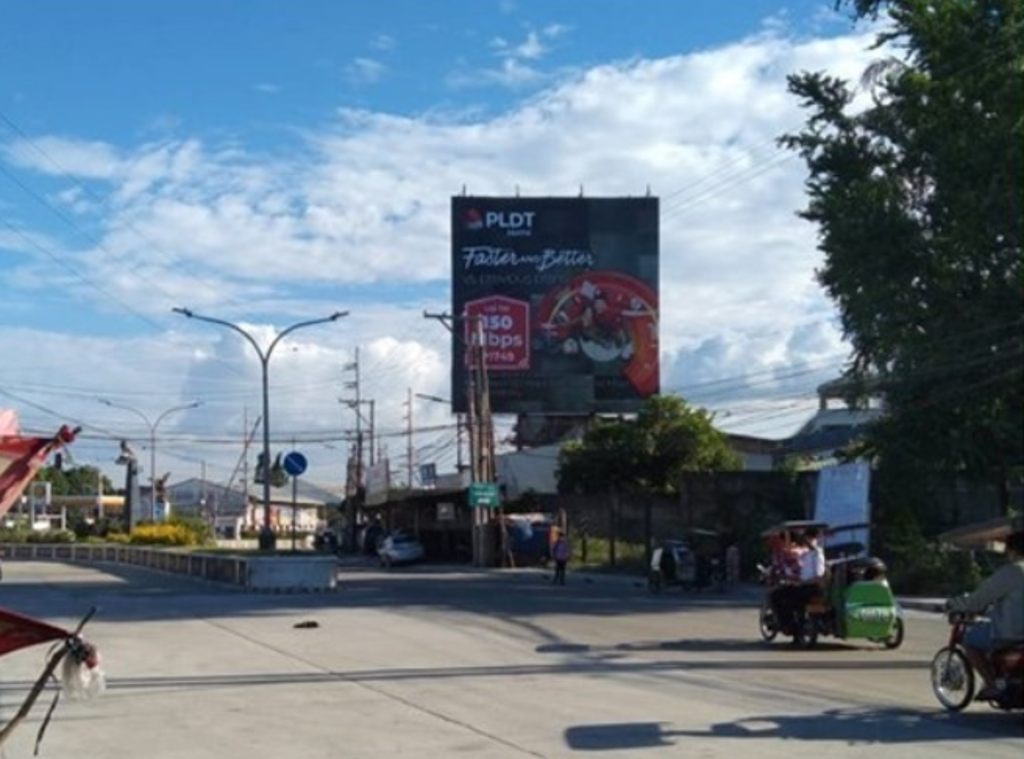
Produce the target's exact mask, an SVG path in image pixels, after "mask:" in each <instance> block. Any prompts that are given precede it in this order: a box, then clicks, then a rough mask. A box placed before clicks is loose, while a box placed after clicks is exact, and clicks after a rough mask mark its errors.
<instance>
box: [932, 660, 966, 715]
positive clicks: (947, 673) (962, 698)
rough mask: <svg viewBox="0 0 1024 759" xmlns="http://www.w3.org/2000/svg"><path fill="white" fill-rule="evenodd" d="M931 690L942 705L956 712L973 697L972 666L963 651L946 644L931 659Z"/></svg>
mask: <svg viewBox="0 0 1024 759" xmlns="http://www.w3.org/2000/svg"><path fill="white" fill-rule="evenodd" d="M931 676H932V691H933V692H934V693H935V698H937V699H938V700H939V703H940V704H942V706H943V707H944V708H945V709H947V710H948V711H951V712H958V711H960V710H961V709H963V708H964V707H966V706H967V705H968V704H969V703H971V699H973V698H974V668H973V667H971V663H970V662H969V661H967V657H966V656H965V655H964V653H963V651H958V650H957V649H955V648H950V647H949V646H946V647H945V648H942V649H940V650H939V652H938V653H937V654H935V657H934V658H933V659H932V666H931Z"/></svg>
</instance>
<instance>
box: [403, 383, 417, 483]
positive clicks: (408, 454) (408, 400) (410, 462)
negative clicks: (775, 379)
mask: <svg viewBox="0 0 1024 759" xmlns="http://www.w3.org/2000/svg"><path fill="white" fill-rule="evenodd" d="M403 405H404V406H405V407H406V417H405V422H406V426H405V435H406V445H405V462H406V471H407V473H408V475H407V476H408V478H409V480H408V481H409V490H412V487H413V468H414V466H415V459H414V455H413V450H412V433H413V425H412V388H411V387H410V388H407V389H406V391H405V403H404V404H403Z"/></svg>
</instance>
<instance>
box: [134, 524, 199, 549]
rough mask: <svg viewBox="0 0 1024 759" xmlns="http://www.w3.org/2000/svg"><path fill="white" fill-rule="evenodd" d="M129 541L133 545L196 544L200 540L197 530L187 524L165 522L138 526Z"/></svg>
mask: <svg viewBox="0 0 1024 759" xmlns="http://www.w3.org/2000/svg"><path fill="white" fill-rule="evenodd" d="M128 542H129V543H131V544H132V545H150V546H194V545H198V544H199V542H200V541H199V538H198V536H197V535H196V534H195V532H193V531H192V530H191V529H189V527H187V526H186V525H182V524H173V523H171V522H165V523H162V524H140V525H138V526H136V527H135V528H133V529H132V534H131V536H130V537H129V540H128Z"/></svg>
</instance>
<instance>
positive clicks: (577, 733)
mask: <svg viewBox="0 0 1024 759" xmlns="http://www.w3.org/2000/svg"><path fill="white" fill-rule="evenodd" d="M1021 734H1022V725H1021V721H1020V717H1019V715H1014V714H1008V713H985V714H978V713H963V714H956V715H954V714H945V713H940V714H933V713H927V712H914V711H900V710H890V709H883V710H856V709H835V710H830V711H825V712H821V713H818V714H807V715H789V714H786V715H767V716H759V717H749V718H746V719H743V720H740V721H736V722H719V723H715V724H713V725H710V726H709V727H708V728H707V729H705V730H677V729H673V728H672V727H671V726H669V725H666V724H664V723H660V722H624V723H610V724H603V725H577V726H574V727H570V728H568V729H567V730H566V731H565V740H566V743H567V744H568V745H569V747H570V748H572V749H573V750H576V751H611V750H629V749H643V748H655V747H658V746H671V745H674V744H675V743H677V742H679V740H680V739H684V738H725V739H746V738H753V739H758V740H764V739H782V740H792V741H829V742H836V741H839V742H842V743H845V744H848V745H865V746H870V745H878V744H910V743H919V742H926V741H943V740H948V741H962V740H970V739H971V738H975V739H977V740H989V739H991V738H992V737H993V735H998V736H1006V737H1020V736H1021ZM740 750H742V748H740Z"/></svg>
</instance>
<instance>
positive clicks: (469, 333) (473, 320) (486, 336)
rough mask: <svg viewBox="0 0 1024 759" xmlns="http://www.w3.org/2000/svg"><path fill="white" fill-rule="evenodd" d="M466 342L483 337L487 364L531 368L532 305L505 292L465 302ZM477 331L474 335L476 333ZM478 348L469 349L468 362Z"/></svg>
mask: <svg viewBox="0 0 1024 759" xmlns="http://www.w3.org/2000/svg"><path fill="white" fill-rule="evenodd" d="M465 315H466V319H465V325H466V345H477V344H478V342H477V341H478V340H481V339H482V340H483V346H484V356H485V359H484V360H485V363H486V365H487V368H488V369H491V370H495V371H503V370H504V371H525V370H527V369H529V368H530V304H529V303H526V302H524V301H521V300H516V299H515V298H508V297H506V296H504V295H492V296H489V297H487V298H481V299H479V300H472V301H468V302H467V303H466V312H465ZM474 333H475V335H474ZM474 353H475V351H466V365H467V366H469V365H470V364H471V363H472V361H473V355H474Z"/></svg>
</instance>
